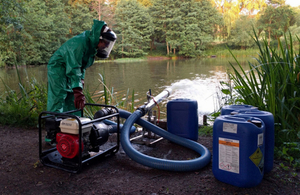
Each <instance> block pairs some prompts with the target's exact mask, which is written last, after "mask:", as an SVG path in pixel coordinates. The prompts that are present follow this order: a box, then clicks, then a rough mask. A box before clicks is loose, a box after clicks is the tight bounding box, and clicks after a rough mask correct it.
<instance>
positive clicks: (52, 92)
mask: <svg viewBox="0 0 300 195" xmlns="http://www.w3.org/2000/svg"><path fill="white" fill-rule="evenodd" d="M105 25H106V23H105V22H103V21H98V20H94V24H93V26H92V29H91V30H90V31H85V32H83V33H81V34H79V35H77V36H75V37H73V38H71V39H69V40H68V41H67V42H65V43H64V44H63V45H62V46H61V47H60V48H59V49H58V50H57V51H56V52H55V53H54V54H53V56H52V57H51V58H50V60H49V63H48V66H47V68H48V102H47V110H48V111H51V112H60V113H61V112H66V111H70V110H75V109H76V108H75V106H74V94H73V90H72V89H73V88H77V87H80V88H83V85H82V82H81V80H82V79H84V76H85V69H86V68H88V67H90V66H92V65H93V63H94V59H95V55H96V53H97V45H98V43H99V37H100V34H101V30H102V28H103V26H105Z"/></svg>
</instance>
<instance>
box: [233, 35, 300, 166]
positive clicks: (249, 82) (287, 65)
mask: <svg viewBox="0 0 300 195" xmlns="http://www.w3.org/2000/svg"><path fill="white" fill-rule="evenodd" d="M254 35H255V37H254V40H255V43H256V44H257V46H258V48H259V51H260V53H259V57H258V58H256V62H257V64H254V63H250V62H249V69H250V70H249V71H248V72H246V71H245V70H244V69H243V68H242V67H241V65H240V64H239V62H238V61H237V60H236V58H235V57H234V56H233V57H234V58H235V60H236V62H237V64H238V69H237V68H236V67H235V66H233V65H232V64H231V63H230V64H231V67H232V68H233V70H234V72H233V73H230V78H231V79H232V81H233V83H234V89H235V91H236V92H237V93H238V94H239V95H240V96H241V97H242V99H243V101H244V103H245V104H249V105H255V106H256V107H258V109H259V110H265V111H269V112H271V113H272V114H273V116H274V120H275V124H276V126H275V140H276V143H275V144H276V146H277V147H278V148H279V150H283V149H284V148H286V149H285V151H284V152H283V153H282V155H285V156H286V157H288V156H287V154H289V155H291V156H292V157H293V158H294V159H292V161H293V160H295V157H296V158H300V157H298V156H296V155H295V154H296V153H297V151H299V144H296V145H293V144H294V143H299V135H300V128H299V125H300V120H299V118H300V98H299V94H300V88H299V87H300V79H299V78H300V60H299V56H300V55H299V54H300V50H299V51H298V52H296V51H294V50H293V43H294V42H293V40H292V36H291V35H290V34H289V36H288V37H286V36H285V43H286V45H285V46H284V45H282V43H281V41H280V40H279V46H280V50H279V51H277V50H276V49H274V48H270V47H268V43H267V41H266V40H263V42H262V43H261V42H260V41H259V38H258V36H257V34H256V33H255V31H254ZM299 41H300V40H299V39H298V42H299ZM287 144H288V146H289V147H287ZM291 146H292V148H290V147H291ZM288 151H289V152H288ZM298 154H299V153H298ZM290 159H291V158H290ZM294 162H295V161H294Z"/></svg>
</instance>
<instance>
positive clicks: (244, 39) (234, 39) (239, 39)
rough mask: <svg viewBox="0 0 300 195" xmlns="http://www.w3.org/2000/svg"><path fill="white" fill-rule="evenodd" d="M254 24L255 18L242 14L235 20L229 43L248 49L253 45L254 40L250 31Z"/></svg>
mask: <svg viewBox="0 0 300 195" xmlns="http://www.w3.org/2000/svg"><path fill="white" fill-rule="evenodd" d="M254 26H255V19H254V18H252V17H249V16H241V17H240V18H239V19H238V20H237V21H236V22H235V27H234V28H233V30H232V32H231V35H230V37H229V42H228V44H229V45H231V46H235V47H237V48H240V49H247V48H249V47H253V45H254V42H253V40H252V37H251V35H250V34H249V32H251V29H252V28H253V27H254Z"/></svg>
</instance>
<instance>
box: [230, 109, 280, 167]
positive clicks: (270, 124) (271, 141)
mask: <svg viewBox="0 0 300 195" xmlns="http://www.w3.org/2000/svg"><path fill="white" fill-rule="evenodd" d="M233 112H234V113H235V114H237V116H252V117H257V118H260V119H261V120H263V121H264V123H265V126H266V130H265V173H268V172H270V171H271V170H272V169H273V161H274V145H275V135H274V116H273V114H272V113H271V112H266V111H260V110H255V109H250V110H246V111H245V110H235V111H233Z"/></svg>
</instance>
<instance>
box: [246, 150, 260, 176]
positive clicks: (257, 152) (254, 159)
mask: <svg viewBox="0 0 300 195" xmlns="http://www.w3.org/2000/svg"><path fill="white" fill-rule="evenodd" d="M249 158H250V160H251V161H252V162H253V163H254V164H255V165H256V166H257V168H258V169H259V170H260V173H261V174H262V173H263V168H264V155H263V153H262V152H261V150H260V148H257V149H256V150H255V152H254V153H253V154H252V155H251V156H250V157H249Z"/></svg>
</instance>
